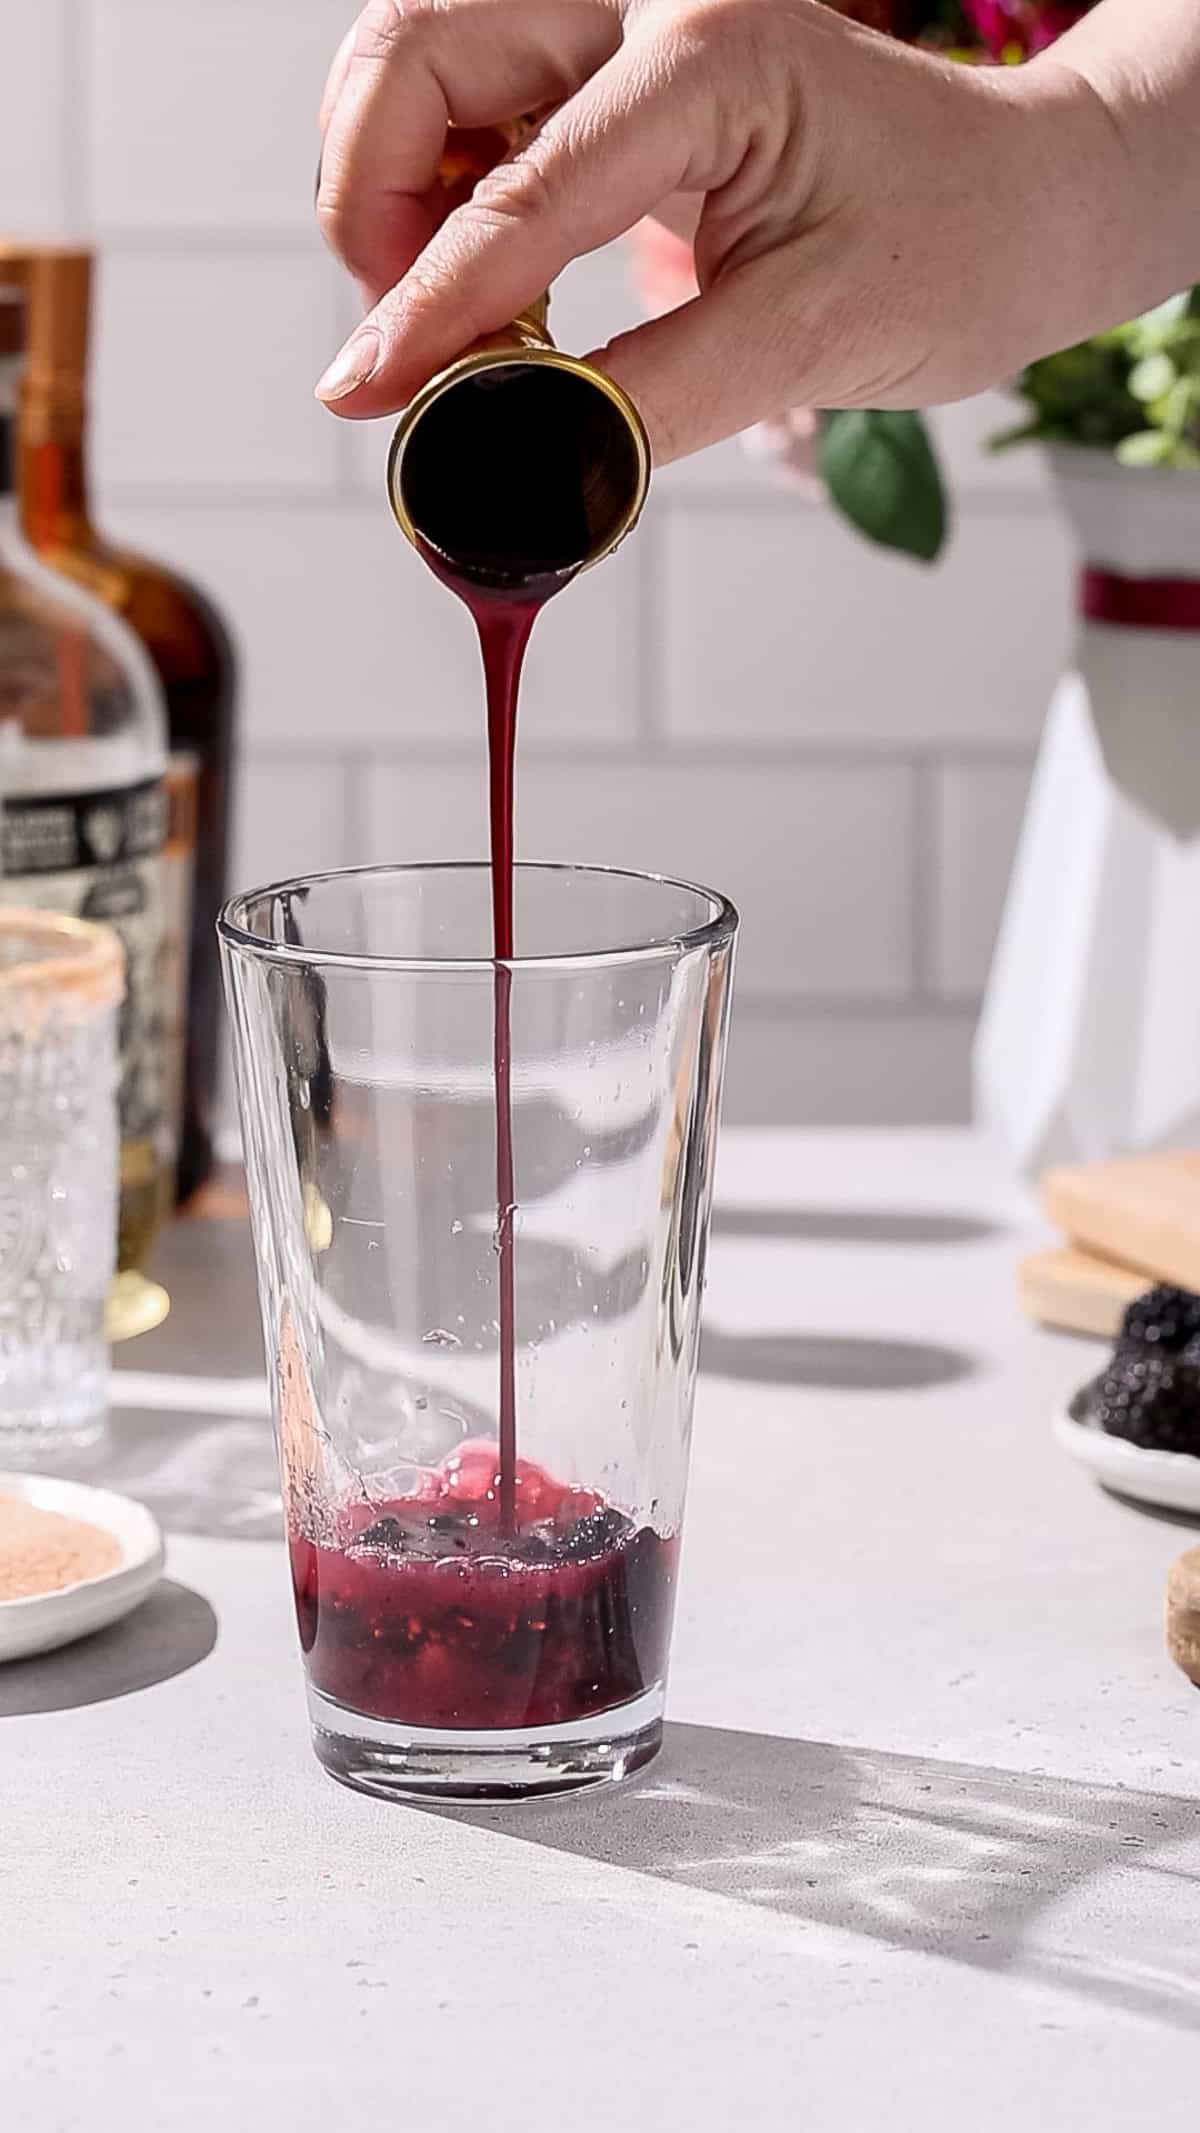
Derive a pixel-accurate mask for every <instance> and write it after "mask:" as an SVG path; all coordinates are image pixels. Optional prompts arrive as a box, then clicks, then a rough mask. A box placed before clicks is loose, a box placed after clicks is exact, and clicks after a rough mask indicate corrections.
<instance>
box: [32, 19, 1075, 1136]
mask: <svg viewBox="0 0 1200 2133" xmlns="http://www.w3.org/2000/svg"><path fill="white" fill-rule="evenodd" d="M357 4H358V0H190V4H186V0H0V80H3V82H4V85H5V89H6V91H7V99H6V119H5V126H4V130H3V134H2V135H0V201H2V202H3V210H2V211H3V214H4V217H5V223H6V228H8V229H10V230H12V231H13V232H14V233H18V234H26V233H30V232H33V233H36V232H38V231H41V232H44V233H46V234H49V235H54V234H78V233H79V231H80V230H86V229H93V230H95V231H96V232H97V233H98V234H99V237H100V240H101V244H102V273H101V293H100V303H99V310H98V318H97V328H96V363H95V372H96V375H95V399H96V422H95V430H96V435H95V473H96V477H97V480H96V488H97V492H98V495H97V500H98V504H99V506H100V512H101V515H102V517H103V519H104V521H105V522H106V524H108V525H110V526H111V527H112V530H113V531H115V532H118V533H122V534H124V535H125V536H126V537H127V538H128V539H130V541H131V542H132V543H134V544H135V545H137V546H139V547H141V548H143V549H145V550H146V551H148V552H149V553H152V554H157V555H161V556H163V557H164V558H166V559H168V560H172V561H175V562H177V563H178V564H179V565H180V567H182V568H183V569H184V570H185V571H188V572H190V573H191V574H193V575H194V576H195V577H196V578H197V579H198V581H199V582H201V583H202V584H207V585H208V586H209V587H210V589H211V590H212V592H213V593H214V595H215V596H216V598H217V599H218V600H219V602H220V604H221V605H222V607H223V608H225V609H226V611H227V612H228V613H229V615H230V617H231V619H232V621H233V624H234V626H235V629H236V631H237V634H238V637H239V639H240V642H241V647H242V658H243V678H244V691H243V704H242V754H241V765H240V772H239V786H238V821H237V832H236V845H235V856H234V860H233V865H232V875H233V880H234V882H235V884H240V885H243V886H245V885H247V884H250V883H252V882H254V881H261V880H264V879H270V878H276V877H278V876H280V875H285V874H288V873H291V872H295V871H298V870H303V869H305V868H310V867H322V866H331V865H339V864H346V863H353V862H357V861H362V860H365V859H368V858H377V859H381V858H419V857H430V858H444V857H446V856H448V855H451V854H460V855H466V856H471V855H477V854H480V853H482V852H483V851H484V850H485V849H486V822H485V760H484V737H483V711H482V691H481V682H480V675H479V668H478V653H477V650H476V646H475V643H474V639H473V635H472V630H471V625H470V622H469V619H468V617H467V616H466V615H465V613H463V612H462V611H461V609H460V608H459V607H458V606H457V604H456V603H455V602H454V601H453V600H452V599H451V598H450V597H449V596H448V595H447V594H446V593H445V591H444V590H443V589H442V588H440V587H439V586H437V585H436V584H435V583H434V582H433V580H432V579H431V578H430V577H429V576H428V574H427V573H426V572H425V571H424V569H423V568H422V566H421V565H420V564H419V562H418V561H417V559H416V558H415V557H414V556H413V555H412V553H411V552H410V550H409V549H408V547H407V545H406V544H405V542H404V541H403V539H402V537H401V535H400V534H399V532H398V530H397V529H396V528H395V526H394V525H393V523H392V521H391V518H390V515H389V512H388V508H387V503H386V499H385V496H384V467H385V461H386V454H387V445H388V440H389V437H390V432H391V428H392V422H391V421H390V420H388V421H385V422H380V423H372V424H367V425H361V424H360V425H346V424H341V423H338V422H337V421H336V420H335V419H334V418H333V417H331V416H330V415H328V414H327V413H326V412H325V411H324V410H323V409H321V408H320V407H319V406H318V405H317V404H316V403H315V401H314V400H313V398H312V387H313V383H314V381H315V379H316V377H317V375H318V373H319V372H320V371H321V369H322V368H323V367H324V365H325V363H326V362H327V360H328V359H329V357H330V355H331V354H332V353H333V351H334V349H335V348H336V347H337V345H338V342H339V341H340V339H341V338H342V337H343V336H344V333H345V331H346V330H347V329H348V327H349V325H350V324H351V323H352V322H353V320H354V318H355V316H356V315H357V300H356V296H355V292H354V291H353V288H352V287H351V285H350V284H349V282H348V281H347V280H346V279H345V277H344V276H343V275H342V274H341V271H340V269H339V268H338V267H337V266H336V264H335V263H334V262H333V261H332V260H331V259H330V258H329V257H328V256H327V255H326V253H325V251H324V249H323V247H322V245H321V243H320V239H319V237H318V235H317V233H316V230H315V225H314V220H313V214H312V192H313V179H314V175H315V168H316V158H317V146H318V141H317V123H316V121H317V106H318V101H319V96H320V91H321V87H322V84H323V81H324V78H325V74H326V70H327V68H328V65H329V62H330V60H331V58H332V55H333V52H334V50H335V48H336V45H337V43H338V41H339V39H340V37H341V35H342V33H343V31H344V30H345V29H346V27H347V26H348V25H349V23H350V21H351V20H352V18H353V16H354V14H355V12H356V6H357ZM638 317H639V305H638V300H637V296H636V292H635V290H634V286H633V280H632V275H631V271H630V257H629V253H628V250H627V248H626V246H625V245H624V244H617V245H612V246H607V247H605V248H604V249H603V250H602V251H600V252H599V253H596V254H594V255H592V256H591V257H590V258H588V259H586V260H583V261H580V262H577V263H576V264H575V265H574V266H573V267H571V268H570V269H568V271H567V272H566V273H565V274H564V275H563V276H562V277H561V278H560V280H559V281H558V283H557V284H556V286H555V289H554V291H553V301H552V308H551V325H552V329H553V331H554V334H555V337H556V339H557V340H558V342H559V345H560V346H562V347H564V348H566V349H568V350H571V351H574V352H576V353H584V352H586V351H587V350H589V349H590V348H593V347H598V346H602V345H603V344H604V343H605V342H606V341H607V340H609V339H610V338H612V337H613V336H614V335H616V334H617V333H619V332H621V331H622V330H624V329H625V328H627V327H629V326H631V325H634V324H636V323H637V320H638ZM1019 415H1020V410H1019V407H1018V406H1017V404H1016V403H1015V402H1013V401H1011V400H1009V399H1007V398H1006V397H1005V396H1003V395H1001V394H988V395H984V396H983V397H982V398H980V399H978V400H972V401H967V402H964V403H962V404H960V405H959V406H956V407H952V408H944V409H939V410H936V411H935V412H934V414H933V416H932V418H931V420H932V425H933V429H934V432H935V435H936V438H937V442H938V447H939V450H940V452H941V455H942V460H943V465H944V468H945V471H946V476H947V481H948V485H949V488H950V492H951V496H952V499H953V501H954V504H955V506H956V509H957V523H956V527H955V531H954V536H953V543H952V547H951V550H950V553H949V556H948V559H947V560H946V562H945V563H944V565H943V566H941V567H940V568H939V569H937V570H936V571H932V572H926V571H924V570H922V569H920V568H919V567H918V566H915V565H910V564H905V563H904V562H901V561H898V560H896V559H895V558H892V557H888V556H885V555H883V554H882V553H880V552H879V551H877V550H874V549H872V548H870V547H869V546H868V545H867V544H865V543H863V542H861V541H860V540H858V539H857V538H856V537H855V536H854V535H853V534H851V533H850V532H849V531H848V530H847V529H846V528H845V527H844V526H843V525H842V524H841V523H840V522H839V520H838V519H837V517H836V515H835V514H834V513H833V512H832V511H831V510H829V509H827V508H825V507H823V506H819V505H814V504H812V503H811V502H806V501H805V500H804V499H803V497H801V496H799V495H798V494H797V492H796V491H795V490H794V489H790V488H789V486H788V484H787V482H786V480H785V479H784V478H782V477H781V476H780V474H779V472H778V470H777V469H776V468H774V467H773V466H772V465H771V464H769V463H765V462H763V461H761V460H758V461H756V460H754V459H753V458H751V457H750V456H749V455H748V454H747V452H746V451H745V449H744V448H743V446H742V444H741V443H740V442H738V441H736V440H734V441H731V442H730V443H728V444H726V445H722V446H720V447H718V448H716V449H715V450H713V451H711V452H706V453H703V454H700V455H698V456H697V457H696V458H695V459H693V460H691V461H689V462H686V463H684V464H682V465H679V466H675V467H670V468H665V469H662V470H660V472H659V473H658V475H657V476H656V478H655V484H654V498H653V501H652V504H651V508H650V510H649V512H648V513H647V523H646V525H645V527H644V528H643V529H642V531H641V532H640V533H639V534H638V535H637V536H636V537H635V538H634V539H633V540H631V541H630V542H629V543H627V544H626V546H625V547H624V548H623V550H622V552H621V554H620V555H619V556H618V557H616V558H615V559H614V560H613V561H612V562H610V563H609V564H607V565H606V566H605V568H604V569H602V570H599V571H596V572H593V573H589V574H588V575H587V576H586V577H585V578H584V579H583V580H581V581H580V583H579V584H578V585H577V586H576V587H575V588H573V589H572V591H571V592H570V593H569V594H568V595H567V596H566V597H565V598H564V599H562V600H561V601H558V602H555V603H554V604H553V605H552V606H551V607H550V608H549V609H548V611H547V613H546V614H545V615H544V616H543V617H542V618H541V620H540V622H539V624H538V628H537V631H536V633H535V635H534V639H533V643H532V647H531V652H530V661H529V668H528V672H527V684H526V688H525V692H524V696H523V702H522V722H521V746H522V763H521V775H520V779H519V784H518V800H519V830H518V836H519V847H520V849H521V850H523V851H524V852H527V853H529V854H530V855H531V856H541V857H557V858H572V859H588V858H591V859H595V860H608V861H611V862H614V863H618V864H622V863H623V864H628V865H640V866H647V867H664V868H666V869H668V870H673V871H677V872H681V873H685V874H691V875H693V876H695V877H698V878H700V879H707V880H711V881H712V882H714V883H715V884H716V885H717V886H719V887H721V888H723V889H726V890H728V891H729V893H730V894H731V895H732V896H733V897H734V898H735V900H736V901H738V902H739V904H740V905H741V907H742V911H743V918H744V933H743V943H742V953H741V960H740V969H739V985H738V1001H737V1011H736V1015H735V1021H734V1029H733V1041H732V1046H731V1053H730V1073H729V1084H728V1099H727V1115H728V1116H729V1117H731V1118H734V1119H742V1120H761V1121H770V1120H775V1119H782V1120H795V1121H801V1122H803V1121H815V1122H820V1123H824V1124H830V1125H836V1124H843V1123H861V1122H863V1121H876V1122H879V1123H881V1124H914V1125H915V1124H924V1123H929V1122H939V1121H943V1120H959V1119H962V1118H965V1117H966V1116H967V1114H968V1105H969V1048H970V1038H971V1024H972V1020H973V1005H972V1003H973V1002H974V1000H975V999H976V997H977V996H978V993H979V991H980V988H981V986H982V984H983V982H984V978H985V975H986V971H987V966H988V961H989V958H990V954H991V950H992V943H993V939H994V934H995V928H996V922H997V917H998V914H999V910H1000V907H1001V904H1002V900H1003V895H1004V888H1005V883H1006V880H1007V875H1008V871H1009V867H1010V864H1011V857H1012V852H1013V847H1014V844H1015V840H1016V835H1017V829H1018V825H1019V822H1020V817H1021V812H1022V808H1023V804H1024V798H1025V791H1026V785H1027V770H1026V767H1025V762H1024V754H1025V753H1031V751H1032V747H1033V743H1034V740H1035V737H1036V735H1037V732H1038V730H1039V727H1040V723H1041V719H1042V714H1043V710H1044V706H1045V703H1046V701H1047V699H1048V696H1049V692H1050V689H1051V687H1052V685H1053V683H1054V680H1055V679H1056V677H1057V673H1058V671H1059V668H1060V665H1061V663H1062V661H1063V658H1064V656H1065V652H1066V647H1067V642H1068V636H1069V615H1070V606H1071V603H1070V598H1069V579H1070V572H1071V567H1072V561H1071V553H1070V548H1069V544H1068V542H1067V539H1066V537H1065V535H1064V533H1063V532H1062V530H1061V528H1060V524H1059V521H1058V518H1057V515H1056V513H1055V510H1054V507H1053V504H1052V501H1051V499H1050V497H1049V492H1048V486H1047V482H1046V477H1045V472H1044V469H1043V466H1042V463H1041V461H1040V459H1039V456H1038V455H1037V454H1036V453H1035V452H1033V451H1029V450H1021V451H1017V452H1014V453H1012V454H1010V455H1007V456H1003V457H993V456H991V455H989V454H988V452H987V450H986V444H987V440H988V438H989V437H990V436H991V435H992V434H993V433H994V432H995V431H996V430H999V429H1003V428H1005V427H1009V426H1011V425H1012V424H1013V422H1014V421H1015V420H1017V419H1019ZM918 838H919V839H920V840H921V843H920V848H919V849H917V839H918Z"/></svg>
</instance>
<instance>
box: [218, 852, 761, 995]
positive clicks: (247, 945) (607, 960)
mask: <svg viewBox="0 0 1200 2133" xmlns="http://www.w3.org/2000/svg"><path fill="white" fill-rule="evenodd" d="M490 871H491V869H490V865H489V862H488V861H487V860H486V859H430V860H412V861H399V862H396V863H389V864H384V865H379V866H359V867H326V868H322V869H320V870H319V871H318V872H316V873H313V874H296V875H292V876H289V877H287V878H285V879H284V880H282V881H272V882H266V883H264V885H263V886H262V887H261V888H256V889H245V890H242V891H240V892H239V894H238V895H236V896H231V897H230V898H229V899H228V901H227V902H226V904H225V906H224V908H223V910H222V911H221V914H220V916H219V918H218V920H217V934H218V936H219V938H220V941H221V943H222V946H223V947H225V948H228V949H230V950H233V951H235V952H236V953H237V954H239V955H249V956H253V957H255V958H256V959H258V960H259V961H262V962H268V963H272V964H284V965H287V964H291V965H303V966H307V967H312V966H314V965H317V966H319V967H320V968H321V969H325V970H361V971H391V972H394V973H399V974H403V975H408V976H433V975H438V974H443V973H444V974H449V973H454V974H456V975H469V974H479V975H482V974H484V973H490V972H492V971H495V970H497V969H500V970H512V971H570V970H575V969H586V970H595V969H602V968H604V967H605V966H606V965H607V966H609V967H616V966H619V965H621V964H637V963H649V962H654V961H666V960H668V959H670V958H673V957H678V956H681V955H688V954H691V953H692V952H694V951H695V950H696V949H701V948H702V949H710V950H711V949H714V948H718V947H720V946H722V945H723V944H724V943H726V942H728V941H732V939H733V938H734V935H735V934H736V932H737V929H738V925H739V923H740V919H739V913H738V910H737V907H736V905H734V904H733V903H731V902H730V900H729V898H728V897H727V896H722V895H721V894H720V892H719V891H718V890H716V889H706V888H705V887H704V886H703V885H702V884H701V883H699V882H695V881H686V880H684V879H683V878H682V877H680V876H676V875H673V874H651V873H647V872H644V871H642V870H641V869H640V868H637V867H615V866H590V865H587V864H576V863H575V862H574V861H570V860H549V859H519V860H517V862H516V867H515V872H516V873H517V874H576V875H591V876H599V877H601V878H603V879H606V880H610V881H633V882H639V883H643V884H649V885H653V886H658V887H661V888H665V889H676V890H679V891H680V892H682V893H683V894H684V895H688V896H695V897H699V898H701V899H702V900H703V901H704V902H705V903H707V904H708V905H710V907H711V913H712V915H711V916H710V917H709V918H707V919H705V920H703V921H702V923H701V924H699V925H696V926H689V927H686V928H684V929H682V930H680V931H677V932H675V933H669V934H662V935H660V936H659V937H658V938H656V939H654V940H649V941H635V942H632V943H629V944H626V945H624V946H620V945H615V946H613V947H611V948H579V949H573V950H570V951H568V952H567V953H565V954H563V955H530V956H521V955H517V956H490V955H489V956H478V955H476V956H468V955H463V956H452V955H367V954H363V953H361V952H359V951H357V950H349V949H340V948H307V947H303V946H301V945H300V944H299V943H297V942H293V941H269V940H264V939H263V938H262V936H261V934H257V933H254V932H252V931H251V930H250V927H249V925H248V924H247V923H246V922H245V920H246V915H247V912H248V909H249V906H250V905H251V904H254V903H257V902H258V901H259V900H260V899H262V898H265V897H281V896H285V895H287V894H288V892H289V891H297V890H301V889H310V888H315V887H316V886H317V885H318V884H320V883H324V882H331V881H354V880H361V879H363V878H364V877H366V876H368V875H373V876H375V877H376V878H378V879H381V880H385V879H387V878H389V877H393V878H394V877H399V876H410V875H430V874H487V873H490Z"/></svg>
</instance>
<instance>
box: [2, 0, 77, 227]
mask: <svg viewBox="0 0 1200 2133" xmlns="http://www.w3.org/2000/svg"><path fill="white" fill-rule="evenodd" d="M65 37H66V20H65V15H64V0H36V4H32V0H0V81H2V82H3V84H4V123H3V125H2V126H0V214H2V215H3V217H4V233H5V235H6V236H12V237H28V236H33V237H39V236H50V237H54V236H59V235H61V234H62V229H63V222H64V217H65V215H66V212H67V199H66V183H65V180H66V168H65V157H66V80H65V70H64V66H63V60H64V56H65Z"/></svg>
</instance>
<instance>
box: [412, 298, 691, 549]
mask: <svg viewBox="0 0 1200 2133" xmlns="http://www.w3.org/2000/svg"><path fill="white" fill-rule="evenodd" d="M547 307H548V298H546V297H543V298H542V299H541V301H540V302H539V303H538V304H537V305H536V306H535V307H533V308H532V309H531V310H529V311H527V312H524V313H523V314H522V316H521V317H520V318H518V319H515V320H514V321H513V323H512V325H511V326H507V327H505V328H503V329H502V330H501V331H500V332H498V333H493V334H489V335H487V337H486V338H485V339H483V340H481V341H479V342H477V343H476V345H475V346H474V347H473V348H471V349H470V350H468V352H467V354H466V355H464V356H461V357H460V358H459V359H458V361H457V362H456V363H452V364H451V365H450V367H449V369H447V370H444V371H441V372H440V373H439V374H438V376H436V377H434V378H431V379H430V381H429V383H428V384H427V385H425V386H423V387H422V389H421V391H420V392H419V393H417V395H416V397H415V398H414V399H413V400H412V401H411V402H410V404H409V406H408V407H407V408H406V409H405V412H404V414H403V415H402V416H401V418H400V421H399V423H398V425H397V428H396V433H395V436H394V437H393V439H392V447H391V453H390V455H389V459H388V494H389V496H390V499H391V505H392V509H393V511H394V512H395V515H396V518H397V520H398V521H399V524H400V526H401V528H402V529H403V531H404V532H405V533H406V534H407V536H408V538H409V540H410V541H412V542H413V543H414V545H415V546H416V547H418V548H420V549H421V550H422V551H424V552H426V553H427V555H429V556H430V557H431V559H432V560H435V561H437V562H440V563H441V564H442V565H444V566H445V567H446V568H447V569H448V570H450V571H451V572H452V573H453V574H454V575H456V576H459V577H462V578H465V579H467V580H468V581H469V582H472V583H476V584H480V585H489V584H491V585H495V586H497V587H498V588H500V587H503V588H515V587H519V586H521V585H528V584H532V583H533V582H534V581H546V580H553V579H555V578H559V579H565V578H567V577H573V576H574V575H575V574H576V572H578V571H580V570H586V569H588V568H589V567H590V565H591V564H593V563H598V562H600V561H601V559H602V557H604V556H606V555H610V554H611V553H612V550H613V549H614V548H615V547H616V546H617V544H618V542H619V541H621V540H623V539H624V537H625V535H626V534H627V533H628V532H629V531H630V528H631V527H632V526H634V525H635V524H636V523H637V520H638V517H639V515H640V513H641V509H642V505H643V503H644V502H645V500H646V491H647V488H648V486H649V480H650V444H649V440H648V438H647V436H646V431H645V427H644V425H643V423H642V419H641V416H640V415H639V414H638V411H637V409H636V408H635V406H634V404H633V402H632V400H631V399H630V398H629V396H628V394H627V393H625V392H623V391H622V389H621V387H620V386H619V385H617V384H616V383H615V382H614V380H613V379H612V378H610V377H607V376H606V375H605V373H604V372H603V371H600V370H597V369H595V368H594V367H593V365H591V364H590V363H585V362H583V361H582V360H581V359H580V358H579V357H578V356H571V355H565V354H564V353H563V351H562V350H561V349H559V348H556V347H555V345H554V342H553V341H552V339H551V337H550V333H549V331H548V328H547V325H546V312H547Z"/></svg>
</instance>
